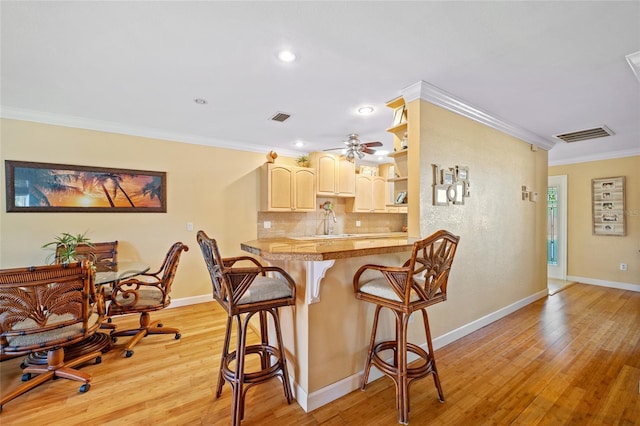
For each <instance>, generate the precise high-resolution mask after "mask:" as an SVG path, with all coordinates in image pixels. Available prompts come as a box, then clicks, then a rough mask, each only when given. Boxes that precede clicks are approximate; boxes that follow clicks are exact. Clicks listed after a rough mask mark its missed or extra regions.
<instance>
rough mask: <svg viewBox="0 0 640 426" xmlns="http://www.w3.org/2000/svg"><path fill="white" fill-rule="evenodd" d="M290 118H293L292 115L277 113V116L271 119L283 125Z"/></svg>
mask: <svg viewBox="0 0 640 426" xmlns="http://www.w3.org/2000/svg"><path fill="white" fill-rule="evenodd" d="M289 117H291V114H287V113H286V112H276V114H275V115H274V116H273V117H271V119H272V120H273V121H279V122H280V123H282V122H283V121H285V120H286V119H287V118H289Z"/></svg>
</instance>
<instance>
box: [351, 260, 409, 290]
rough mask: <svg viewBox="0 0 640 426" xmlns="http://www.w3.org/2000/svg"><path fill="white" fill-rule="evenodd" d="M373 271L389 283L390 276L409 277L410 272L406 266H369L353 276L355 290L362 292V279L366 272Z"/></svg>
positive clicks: (360, 269)
mask: <svg viewBox="0 0 640 426" xmlns="http://www.w3.org/2000/svg"><path fill="white" fill-rule="evenodd" d="M369 270H373V271H378V272H380V273H381V274H382V275H383V276H384V277H385V278H386V279H387V281H389V278H388V277H389V275H390V274H393V275H396V276H397V275H402V274H404V275H408V274H409V272H410V270H409V268H408V267H406V266H383V265H373V264H367V265H363V266H361V267H360V268H359V269H358V270H357V271H356V273H355V275H354V276H353V290H354V291H355V292H358V291H359V290H360V277H361V276H362V274H363V273H365V272H366V271H369ZM390 285H391V284H390Z"/></svg>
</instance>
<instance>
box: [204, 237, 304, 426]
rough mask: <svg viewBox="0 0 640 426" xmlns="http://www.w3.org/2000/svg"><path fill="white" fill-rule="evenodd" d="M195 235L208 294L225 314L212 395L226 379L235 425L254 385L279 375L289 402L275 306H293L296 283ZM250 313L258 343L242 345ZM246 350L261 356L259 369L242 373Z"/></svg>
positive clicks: (285, 363)
mask: <svg viewBox="0 0 640 426" xmlns="http://www.w3.org/2000/svg"><path fill="white" fill-rule="evenodd" d="M197 239H198V244H200V248H201V249H202V256H203V257H204V260H205V263H206V264H207V269H208V270H209V274H210V276H211V282H212V285H213V298H214V299H215V300H216V301H217V302H218V303H219V304H220V305H221V306H222V307H223V308H224V310H225V311H226V312H227V315H228V317H227V329H226V333H225V338H224V346H223V349H222V357H221V360H220V370H219V373H218V385H217V388H216V398H219V397H220V394H221V393H222V387H223V385H224V381H225V380H226V381H227V382H229V384H230V385H231V389H232V392H233V395H232V409H231V423H232V424H233V425H238V424H240V421H241V420H242V418H243V417H244V399H245V395H246V393H247V390H248V389H249V388H251V387H252V386H254V385H257V384H260V383H263V382H265V381H267V380H270V379H272V378H274V377H280V379H281V380H282V385H283V387H284V394H285V397H286V398H287V403H289V404H290V403H291V401H292V400H293V395H292V393H291V389H290V387H289V374H288V372H287V360H286V357H285V352H284V346H283V344H282V333H281V331H280V317H279V314H278V308H280V307H282V306H290V305H294V304H295V299H296V287H295V282H294V281H293V279H292V278H291V277H290V276H289V275H288V274H287V273H286V272H285V271H284V270H282V269H281V268H278V267H275V266H262V265H261V264H260V263H259V262H258V261H257V260H256V259H254V258H252V257H249V256H239V257H229V258H222V257H221V256H220V251H219V250H218V244H217V242H216V240H214V239H211V238H209V237H208V236H207V234H205V233H204V231H198V235H197ZM241 262H245V263H246V262H249V263H250V266H243V267H239V266H235V265H236V263H241ZM267 274H270V276H267ZM273 275H277V277H276V276H273ZM255 314H258V316H259V319H260V338H261V343H260V344H257V345H250V346H247V345H246V340H247V331H248V325H249V321H250V320H251V318H252V317H253V315H255ZM267 314H269V315H271V317H272V319H273V323H274V324H273V325H274V328H275V335H276V340H277V344H278V347H274V346H273V345H271V344H270V343H269V336H268V334H269V333H268V328H267V319H268V317H267ZM242 315H244V318H243V317H242ZM233 319H235V320H236V326H237V347H236V350H235V351H232V352H229V341H230V338H231V331H232V327H233ZM249 354H255V355H258V356H259V357H260V370H259V371H252V372H245V367H244V366H245V356H246V355H249ZM232 364H234V365H232Z"/></svg>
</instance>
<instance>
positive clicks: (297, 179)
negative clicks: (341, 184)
mask: <svg viewBox="0 0 640 426" xmlns="http://www.w3.org/2000/svg"><path fill="white" fill-rule="evenodd" d="M294 191H295V192H294V208H295V210H296V211H299V212H300V211H306V212H310V211H315V210H316V174H315V171H314V170H313V169H296V171H295V174H294Z"/></svg>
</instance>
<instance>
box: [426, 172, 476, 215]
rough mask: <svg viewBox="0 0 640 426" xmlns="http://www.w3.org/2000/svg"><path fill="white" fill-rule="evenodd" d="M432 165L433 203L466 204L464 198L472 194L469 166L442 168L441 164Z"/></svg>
mask: <svg viewBox="0 0 640 426" xmlns="http://www.w3.org/2000/svg"><path fill="white" fill-rule="evenodd" d="M431 166H432V167H433V205H434V206H448V205H449V204H464V199H465V198H467V197H469V196H471V182H469V168H468V167H466V166H455V167H449V168H447V169H442V168H440V165H439V164H432V165H431Z"/></svg>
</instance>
